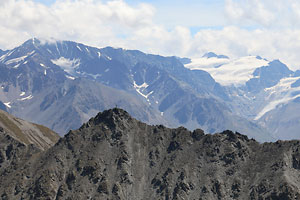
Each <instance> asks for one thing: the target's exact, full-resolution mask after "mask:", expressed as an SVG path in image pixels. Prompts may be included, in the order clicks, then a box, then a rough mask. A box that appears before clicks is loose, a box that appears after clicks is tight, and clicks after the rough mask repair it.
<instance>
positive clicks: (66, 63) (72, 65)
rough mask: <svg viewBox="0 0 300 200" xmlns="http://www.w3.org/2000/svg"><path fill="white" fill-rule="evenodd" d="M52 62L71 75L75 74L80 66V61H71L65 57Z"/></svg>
mask: <svg viewBox="0 0 300 200" xmlns="http://www.w3.org/2000/svg"><path fill="white" fill-rule="evenodd" d="M51 62H52V63H53V64H55V65H58V66H60V67H61V68H62V69H63V70H64V71H65V72H67V73H69V74H74V73H75V69H76V68H77V67H78V66H79V65H80V59H73V60H70V59H68V58H65V57H60V58H59V59H56V60H51Z"/></svg>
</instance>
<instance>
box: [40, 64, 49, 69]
mask: <svg viewBox="0 0 300 200" xmlns="http://www.w3.org/2000/svg"><path fill="white" fill-rule="evenodd" d="M40 66H41V67H44V68H49V67H47V66H46V65H44V64H43V63H40Z"/></svg>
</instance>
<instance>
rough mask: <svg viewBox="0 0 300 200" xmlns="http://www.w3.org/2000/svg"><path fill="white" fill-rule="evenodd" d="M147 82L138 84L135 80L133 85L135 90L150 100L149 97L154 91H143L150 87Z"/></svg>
mask: <svg viewBox="0 0 300 200" xmlns="http://www.w3.org/2000/svg"><path fill="white" fill-rule="evenodd" d="M148 86H149V85H148V84H147V83H143V84H142V85H137V84H136V82H135V81H134V82H133V87H134V88H135V90H136V91H137V92H138V93H139V94H140V95H141V96H142V97H144V98H146V99H147V100H148V97H149V96H150V95H151V94H152V93H153V91H151V92H149V93H148V94H143V93H142V92H143V91H144V90H145V89H146V88H147V87H148Z"/></svg>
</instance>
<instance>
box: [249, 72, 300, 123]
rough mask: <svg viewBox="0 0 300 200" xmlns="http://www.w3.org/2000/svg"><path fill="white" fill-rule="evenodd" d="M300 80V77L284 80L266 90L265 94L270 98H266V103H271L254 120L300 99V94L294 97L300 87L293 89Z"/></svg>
mask: <svg viewBox="0 0 300 200" xmlns="http://www.w3.org/2000/svg"><path fill="white" fill-rule="evenodd" d="M298 79H299V77H288V78H283V79H281V80H280V82H279V83H278V84H277V85H275V86H273V87H270V88H266V89H265V92H267V93H268V96H267V97H266V99H265V101H266V102H269V103H268V104H267V105H266V106H265V107H264V108H263V109H262V110H261V111H260V112H259V113H258V114H257V116H256V117H255V118H254V120H258V119H260V118H261V117H262V116H264V115H265V114H266V113H267V112H269V111H271V110H273V109H275V108H276V107H277V106H279V105H281V104H286V103H288V102H289V101H291V100H294V99H296V98H298V97H300V94H298V95H293V93H295V92H299V91H300V87H294V88H292V87H291V85H292V84H293V83H295V82H296V81H297V80H298Z"/></svg>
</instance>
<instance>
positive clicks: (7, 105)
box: [3, 102, 11, 108]
mask: <svg viewBox="0 0 300 200" xmlns="http://www.w3.org/2000/svg"><path fill="white" fill-rule="evenodd" d="M3 104H4V105H5V106H6V107H8V108H11V105H10V102H7V103H3Z"/></svg>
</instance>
